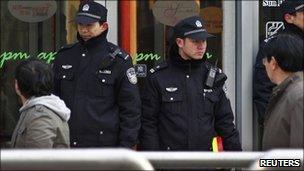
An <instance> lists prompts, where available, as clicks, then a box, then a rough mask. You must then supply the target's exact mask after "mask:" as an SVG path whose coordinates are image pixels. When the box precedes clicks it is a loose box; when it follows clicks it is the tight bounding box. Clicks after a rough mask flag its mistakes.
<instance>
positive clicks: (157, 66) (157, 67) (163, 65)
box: [150, 61, 168, 74]
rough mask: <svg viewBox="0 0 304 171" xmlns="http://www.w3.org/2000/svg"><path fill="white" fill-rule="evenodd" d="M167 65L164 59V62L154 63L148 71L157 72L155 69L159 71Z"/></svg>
mask: <svg viewBox="0 0 304 171" xmlns="http://www.w3.org/2000/svg"><path fill="white" fill-rule="evenodd" d="M167 67H168V63H167V62H166V61H164V62H162V63H160V64H158V65H156V66H155V67H153V68H151V69H150V73H151V74H153V73H155V72H157V71H160V70H162V69H165V68H167Z"/></svg>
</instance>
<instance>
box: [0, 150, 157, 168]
mask: <svg viewBox="0 0 304 171" xmlns="http://www.w3.org/2000/svg"><path fill="white" fill-rule="evenodd" d="M1 170H154V169H153V167H152V165H151V164H150V163H149V161H148V160H147V159H146V158H144V157H142V156H141V155H140V154H139V153H137V152H134V151H131V150H126V149H69V150H66V149H65V150H61V149H59V150H57V149H51V150H1Z"/></svg>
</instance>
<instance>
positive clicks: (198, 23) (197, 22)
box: [195, 20, 203, 27]
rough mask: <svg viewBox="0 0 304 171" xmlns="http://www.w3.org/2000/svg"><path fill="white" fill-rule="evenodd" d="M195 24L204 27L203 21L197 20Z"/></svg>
mask: <svg viewBox="0 0 304 171" xmlns="http://www.w3.org/2000/svg"><path fill="white" fill-rule="evenodd" d="M195 24H196V26H197V27H203V26H202V23H201V22H200V21H199V20H196V22H195Z"/></svg>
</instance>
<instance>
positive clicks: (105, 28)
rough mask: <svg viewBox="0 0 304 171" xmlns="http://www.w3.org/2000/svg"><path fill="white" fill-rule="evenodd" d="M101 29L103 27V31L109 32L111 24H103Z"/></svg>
mask: <svg viewBox="0 0 304 171" xmlns="http://www.w3.org/2000/svg"><path fill="white" fill-rule="evenodd" d="M101 27H102V31H105V30H107V29H108V28H109V24H108V23H107V22H103V23H102V24H101Z"/></svg>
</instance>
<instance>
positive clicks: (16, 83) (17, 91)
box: [15, 79, 21, 96]
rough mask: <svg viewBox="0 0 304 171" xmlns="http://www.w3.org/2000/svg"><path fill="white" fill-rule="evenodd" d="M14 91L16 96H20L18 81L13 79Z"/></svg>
mask: <svg viewBox="0 0 304 171" xmlns="http://www.w3.org/2000/svg"><path fill="white" fill-rule="evenodd" d="M15 91H16V94H17V95H18V96H21V92H20V89H19V86H18V81H17V80H16V79H15Z"/></svg>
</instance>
